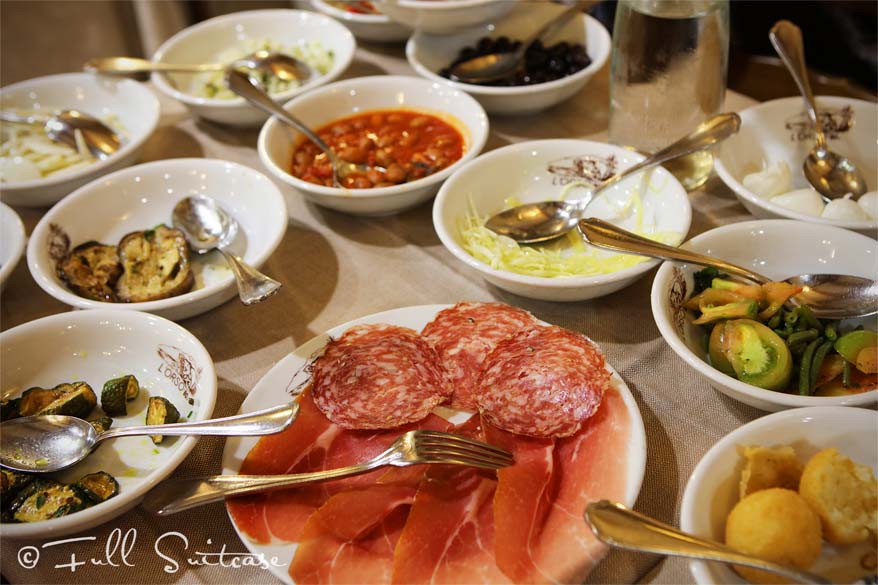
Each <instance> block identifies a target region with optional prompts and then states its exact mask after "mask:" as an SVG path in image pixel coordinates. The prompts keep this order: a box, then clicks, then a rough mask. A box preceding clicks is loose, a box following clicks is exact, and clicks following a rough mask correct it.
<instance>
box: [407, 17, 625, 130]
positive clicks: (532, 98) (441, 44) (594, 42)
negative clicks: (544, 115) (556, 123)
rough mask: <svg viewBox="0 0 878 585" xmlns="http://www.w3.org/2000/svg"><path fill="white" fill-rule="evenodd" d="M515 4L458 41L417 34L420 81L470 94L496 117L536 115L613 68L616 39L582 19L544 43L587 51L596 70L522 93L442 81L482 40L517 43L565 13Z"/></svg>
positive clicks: (411, 57) (411, 49) (414, 48)
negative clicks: (462, 55)
mask: <svg viewBox="0 0 878 585" xmlns="http://www.w3.org/2000/svg"><path fill="white" fill-rule="evenodd" d="M448 4H456V2H448ZM509 4H510V5H515V9H514V10H513V11H512V12H510V13H509V14H508V15H506V16H505V17H504V18H502V19H496V20H494V21H492V22H491V23H488V24H484V25H481V26H469V25H470V24H472V23H471V22H470V23H468V28H463V29H460V30H457V31H456V32H455V33H454V34H453V35H449V36H440V35H431V34H428V33H426V32H424V31H417V32H416V33H415V34H414V35H412V38H410V39H409V42H408V43H407V44H406V47H405V54H406V58H407V59H408V61H409V63H410V64H411V66H412V67H414V69H415V71H417V72H418V74H419V75H422V76H423V77H425V78H427V79H429V80H431V81H436V82H439V83H445V84H448V85H450V86H451V87H454V88H456V89H460V90H463V91H465V92H467V93H468V94H470V95H471V96H473V97H474V98H476V99H477V100H479V103H480V104H482V106H483V107H484V108H485V110H487V111H488V112H489V113H491V114H530V113H533V112H538V111H540V110H544V109H546V108H549V107H551V106H554V105H555V104H558V103H560V102H562V101H564V100H566V99H568V98H570V97H572V96H574V95H576V94H577V93H578V92H579V91H580V90H581V89H582V88H583V87H584V86H585V84H587V83H588V82H589V80H590V79H591V78H592V77H593V76H594V74H595V73H597V72H598V71H599V70H600V69H601V67H603V66H604V64H605V63H606V62H607V59H608V58H609V56H610V34H609V33H608V32H607V29H605V28H604V26H603V25H602V24H601V23H600V22H598V21H597V20H595V19H594V18H592V17H590V16H588V15H587V14H578V15H576V17H574V18H573V19H572V20H570V21H569V22H568V23H567V24H566V25H564V27H562V28H561V29H560V30H558V31H557V32H555V33H554V34H553V35H552V36H550V37H548V38H547V39H545V40H544V42H543V43H544V44H545V45H546V46H550V45H552V44H554V43H558V42H561V41H567V42H569V43H579V44H581V45H583V46H585V50H586V52H587V53H588V56H589V57H591V64H590V65H589V66H588V67H586V68H585V69H581V70H579V71H577V72H576V73H574V74H573V75H568V76H566V77H562V78H561V79H556V80H554V81H548V82H546V83H538V84H535V85H521V86H516V87H492V86H488V85H475V84H472V83H458V82H456V81H451V80H449V79H446V78H445V77H442V76H440V75H439V71H441V70H442V69H444V68H445V67H448V65H450V64H451V62H452V61H454V60H455V59H456V58H457V56H458V54H459V53H460V50H461V49H462V48H464V47H472V46H475V45H476V43H477V42H478V40H479V39H480V38H482V37H485V36H489V37H492V38H496V37H501V36H506V37H509V38H510V39H511V40H521V39H524V38H525V37H526V36H527V35H529V34H531V33H532V32H533V30H534V28H535V27H537V26H539V25H540V23H543V22H546V21H548V20H549V19H551V18H552V17H553V16H554V15H555V14H557V13H558V12H560V11H561V10H563V9H564V7H563V6H560V5H557V4H554V3H551V2H536V3H521V4H517V5H516V3H515V2H509Z"/></svg>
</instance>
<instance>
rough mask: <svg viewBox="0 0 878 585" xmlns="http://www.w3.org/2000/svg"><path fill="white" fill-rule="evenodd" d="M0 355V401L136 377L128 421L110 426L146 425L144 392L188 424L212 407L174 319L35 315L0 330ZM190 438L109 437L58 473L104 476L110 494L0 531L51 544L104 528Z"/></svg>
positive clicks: (207, 376)
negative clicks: (111, 482)
mask: <svg viewBox="0 0 878 585" xmlns="http://www.w3.org/2000/svg"><path fill="white" fill-rule="evenodd" d="M0 356H2V362H3V364H4V367H3V371H2V374H0V376H2V377H0V379H2V387H3V392H4V396H7V395H8V396H14V395H16V394H18V393H20V392H21V391H23V390H25V389H26V388H30V387H32V386H40V387H43V388H51V387H53V386H55V385H57V384H60V383H62V382H71V381H74V380H82V381H84V382H87V383H88V384H89V385H90V386H91V387H92V389H93V390H94V391H95V393H96V394H100V391H101V387H102V386H103V384H104V382H106V381H107V380H109V379H111V378H114V377H118V376H121V375H125V374H134V376H135V377H136V378H137V380H138V382H139V383H140V385H141V388H142V390H141V393H140V395H139V396H138V397H137V399H136V400H134V401H133V402H130V403H129V404H128V409H129V410H128V415H127V416H119V417H114V418H113V426H114V427H129V426H135V425H142V424H144V417H145V413H146V405H147V401H148V396H164V397H165V398H167V399H168V400H170V401H171V402H172V403H173V404H174V406H176V408H177V410H179V412H180V416H181V417H186V420H190V421H196V420H204V419H208V418H210V416H211V414H212V413H213V406H214V403H215V401H216V374H215V373H214V369H213V362H212V361H211V359H210V355H209V354H208V353H207V350H206V349H204V346H203V345H201V342H199V341H198V340H197V339H196V338H195V337H194V336H193V335H192V334H191V333H189V332H188V331H186V330H185V329H183V328H182V327H180V326H179V325H177V324H175V323H171V322H170V321H167V320H166V319H162V318H161V317H156V316H155V315H149V314H147V313H141V312H138V311H73V312H69V313H62V314H60V315H52V316H51V317H44V318H42V319H37V320H36V321H31V322H29V323H25V324H24V325H19V326H18V327H15V328H13V329H10V330H9V331H6V332H4V333H3V334H0ZM98 412H100V411H98V410H96V412H95V413H94V414H93V415H92V416H93V417H94V416H96V414H97V413H98ZM196 441H197V438H196V437H179V438H175V439H171V438H169V439H167V440H166V441H165V442H163V443H162V444H161V445H153V443H152V441H151V440H150V438H149V437H126V438H123V439H115V440H113V441H108V442H107V443H106V444H102V445H101V446H100V447H99V448H98V449H97V450H96V451H95V452H93V453H92V454H91V455H89V456H88V457H87V458H86V459H85V460H84V461H82V462H80V463H78V464H77V465H75V466H73V467H71V468H69V469H67V470H64V471H63V472H59V474H57V477H58V478H59V479H60V481H64V482H73V481H76V480H77V479H79V478H80V477H82V476H83V475H85V474H87V473H93V472H96V471H100V470H103V471H106V472H107V473H109V474H110V475H113V476H114V477H115V478H116V480H117V481H118V482H119V487H120V490H119V494H118V495H117V496H115V497H113V498H112V499H110V500H107V501H106V502H103V503H101V504H98V505H96V506H93V507H91V508H87V509H85V510H83V511H81V512H77V513H75V514H71V515H69V516H64V517H62V518H55V519H52V520H46V521H44V522H37V523H33V524H0V535H2V536H3V538H13V539H14V538H40V539H49V538H50V537H59V536H63V535H65V534H70V533H72V532H79V531H82V530H86V529H88V528H91V527H93V526H97V525H98V524H102V523H104V522H107V521H108V520H111V519H113V518H115V517H116V516H118V515H120V514H122V513H123V512H125V511H126V510H128V509H130V508H132V507H134V506H135V505H137V503H138V502H139V501H140V499H141V498H142V497H143V495H144V494H145V493H146V492H147V491H149V490H150V489H151V488H152V487H153V486H155V485H156V484H157V483H158V482H160V481H161V480H162V479H164V478H165V477H167V476H168V475H170V473H171V472H172V471H173V470H174V469H175V468H176V467H177V465H179V464H180V462H181V461H183V459H184V458H185V457H186V455H188V454H189V452H190V451H191V450H192V448H193V447H194V446H195V442H196ZM53 476H56V474H53Z"/></svg>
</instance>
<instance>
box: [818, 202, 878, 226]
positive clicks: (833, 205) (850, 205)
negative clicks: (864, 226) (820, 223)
mask: <svg viewBox="0 0 878 585" xmlns="http://www.w3.org/2000/svg"><path fill="white" fill-rule="evenodd" d="M822 217H825V218H826V219H837V220H841V221H864V220H867V219H869V214H867V213H866V210H864V209H863V208H862V207H860V206H859V205H858V204H857V202H856V201H854V200H852V199H851V198H850V197H843V198H842V199H835V200H833V201H830V202H829V203H827V204H826V208H825V209H824V210H823V214H822Z"/></svg>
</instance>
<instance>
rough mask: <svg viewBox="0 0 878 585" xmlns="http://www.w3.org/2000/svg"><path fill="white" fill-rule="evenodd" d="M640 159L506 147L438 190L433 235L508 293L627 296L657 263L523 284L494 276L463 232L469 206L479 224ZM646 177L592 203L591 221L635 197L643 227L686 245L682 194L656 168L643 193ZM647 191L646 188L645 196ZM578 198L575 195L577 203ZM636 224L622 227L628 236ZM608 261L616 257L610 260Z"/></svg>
mask: <svg viewBox="0 0 878 585" xmlns="http://www.w3.org/2000/svg"><path fill="white" fill-rule="evenodd" d="M643 158H644V157H643V156H642V155H640V154H637V153H635V152H631V151H629V150H625V149H624V148H621V147H618V146H613V145H610V144H604V143H601V142H591V141H587V140H537V141H533V142H521V143H518V144H513V145H510V146H504V147H503V148H498V149H497V150H492V151H491V152H489V153H487V154H484V155H482V156H480V157H479V158H477V159H476V160H474V161H473V162H471V163H469V164H468V165H466V166H465V167H464V168H462V169H461V170H460V171H458V172H457V173H455V174H454V175H453V176H452V177H451V178H450V179H448V181H446V182H445V184H444V185H443V186H442V188H441V189H440V190H439V195H438V196H437V197H436V202H435V204H434V205H433V227H434V228H435V229H436V233H437V234H438V235H439V239H440V240H441V241H442V243H443V244H444V245H445V247H446V248H448V250H449V251H450V252H451V253H452V254H453V255H454V256H455V257H457V259H458V260H460V261H461V262H464V263H465V264H467V265H469V266H470V267H472V268H474V269H476V270H477V271H478V272H479V273H480V274H481V275H482V276H483V277H484V278H485V280H487V281H488V282H490V283H492V284H494V285H496V286H498V287H500V288H502V289H504V290H508V291H509V292H512V293H515V294H517V295H521V296H524V297H530V298H534V299H541V300H546V301H581V300H585V299H591V298H594V297H600V296H604V295H607V294H610V293H613V292H615V291H617V290H619V289H621V288H624V287H626V286H628V285H629V284H631V283H632V282H634V281H635V280H637V278H639V277H640V276H642V275H643V274H645V273H646V272H648V271H649V270H650V269H651V268H654V267H655V266H656V265H657V264H658V263H659V260H646V261H644V262H642V263H640V264H637V265H635V266H632V267H630V268H626V269H624V270H620V271H618V272H613V273H610V274H603V275H599V276H564V277H555V278H547V277H540V276H525V275H522V274H517V273H514V272H509V271H506V270H498V269H496V268H492V267H491V266H489V265H488V264H485V263H483V262H481V261H479V260H476V259H475V258H474V257H472V256H470V255H469V253H467V251H466V250H465V249H464V248H463V246H462V240H461V234H460V224H461V222H462V221H463V219H464V218H465V217H467V215H468V214H469V212H470V204H472V206H473V207H474V208H475V211H476V213H477V214H478V215H479V216H482V217H487V216H490V215H493V214H494V213H496V212H498V211H501V210H502V209H503V208H504V201H505V199H506V198H507V197H515V198H517V199H518V200H520V201H521V202H522V203H533V202H537V201H545V200H549V199H558V198H559V196H560V195H561V191H562V189H563V188H564V185H566V184H568V183H570V182H572V181H575V180H582V179H583V177H582V175H581V174H579V173H580V172H581V169H582V167H583V166H588V165H591V164H596V165H598V166H600V167H602V168H603V169H604V170H606V171H609V172H616V171H617V170H621V169H624V168H627V167H629V166H632V165H634V164H635V163H637V162H639V161H641V160H643ZM644 177H645V175H643V174H640V175H637V176H635V177H632V178H630V179H626V180H624V181H622V182H620V183H618V184H617V185H616V186H614V187H611V188H610V189H609V190H608V191H605V192H604V193H606V198H604V196H603V195H601V196H599V198H600V199H596V200H595V203H594V204H593V205H592V207H590V208H589V212H590V214H593V215H594V216H596V217H603V218H606V219H611V218H612V213H607V211H608V208H607V207H606V205H605V204H604V202H606V201H611V202H613V203H614V204H621V203H622V202H625V201H628V200H629V199H630V197H631V195H632V194H633V193H634V192H635V190H637V191H638V192H639V193H640V196H641V198H642V201H643V208H644V219H645V223H646V225H649V224H654V225H655V226H656V230H657V231H662V232H675V233H677V234H679V240H678V241H677V242H674V243H679V242H681V241H683V239H684V238H685V237H686V233H687V232H688V231H689V224H690V222H691V219H692V207H691V205H690V204H689V198H688V196H687V195H686V190H685V189H683V187H682V186H681V185H680V183H679V182H677V180H676V179H675V178H674V176H673V175H671V174H670V173H669V172H668V171H666V170H665V169H663V168H661V167H659V168H656V169H654V170H653V171H652V174H651V175H650V176H649V183H648V186H645V185H643V181H644V180H645V179H644ZM644 187H645V188H644ZM582 193H583V191H581V190H579V191H576V190H574V191H572V192H571V193H570V195H569V197H568V199H575V198H576V197H577V196H578V194H579V195H580V196H581V195H582ZM633 221H634V218H632V217H630V216H628V217H627V218H626V219H625V220H624V221H622V222H621V223H620V225H621V226H622V227H625V228H627V229H631V228H633V227H634V224H633V223H632V222H633ZM607 255H615V254H613V253H611V252H607Z"/></svg>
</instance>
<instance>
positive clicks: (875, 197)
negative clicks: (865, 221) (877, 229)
mask: <svg viewBox="0 0 878 585" xmlns="http://www.w3.org/2000/svg"><path fill="white" fill-rule="evenodd" d="M857 203H859V204H860V207H862V208H863V211H865V212H866V213H867V214H868V215H869V217H871V218H872V219H878V191H869V192H868V193H863V195H862V196H861V197H860V198H859V199H857Z"/></svg>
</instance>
